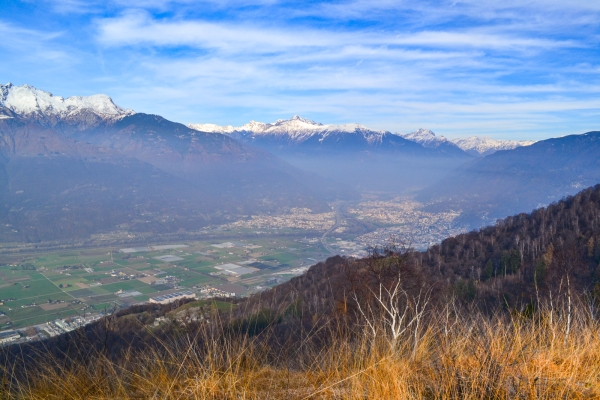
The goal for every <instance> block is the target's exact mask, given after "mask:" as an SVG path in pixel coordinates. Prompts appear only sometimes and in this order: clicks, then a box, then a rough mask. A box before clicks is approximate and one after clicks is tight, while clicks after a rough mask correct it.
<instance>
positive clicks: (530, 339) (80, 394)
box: [0, 307, 600, 400]
mask: <svg viewBox="0 0 600 400" xmlns="http://www.w3.org/2000/svg"><path fill="white" fill-rule="evenodd" d="M578 310H579V311H578ZM581 310H583V308H582V307H573V312H572V314H571V315H570V319H569V315H568V310H567V309H566V308H564V309H563V310H562V312H559V311H557V310H553V309H550V308H546V309H544V310H542V311H538V312H537V313H535V314H534V316H533V317H523V316H521V315H513V316H506V315H505V316H503V317H502V316H499V317H496V318H490V317H486V316H483V315H480V314H473V313H469V312H458V313H456V312H455V313H452V315H451V316H450V317H448V314H444V315H442V313H440V314H439V316H436V315H433V314H432V312H430V314H429V315H428V318H427V322H426V323H425V322H423V324H422V325H421V328H419V330H418V332H416V335H415V329H416V328H414V329H408V330H407V331H406V332H404V333H403V334H402V336H401V337H400V338H398V340H396V341H395V342H392V340H391V339H389V337H390V336H389V335H386V329H387V328H388V327H386V326H385V324H383V323H381V324H379V325H378V326H379V328H378V329H379V331H378V334H377V335H376V336H373V334H372V332H370V331H369V330H368V329H365V330H364V331H363V330H362V328H360V327H358V328H356V329H357V331H356V332H354V334H352V335H337V334H336V332H337V329H336V328H331V330H330V334H331V335H332V336H331V337H332V341H333V342H332V345H330V346H326V347H325V348H317V347H316V346H314V345H309V344H306V345H305V346H304V347H302V348H301V349H300V350H298V349H292V350H294V351H291V352H290V351H289V350H290V349H284V348H282V349H281V355H278V356H277V355H276V356H275V357H273V354H272V351H273V350H272V348H271V349H270V350H269V349H268V348H267V347H266V345H265V344H261V343H264V342H260V341H258V340H256V338H252V337H247V336H246V337H243V338H240V337H239V336H236V337H235V338H233V336H232V338H231V339H226V338H223V337H221V338H220V339H219V340H216V339H215V340H213V341H211V340H208V341H204V342H203V343H204V344H202V345H200V344H198V343H199V342H198V341H195V340H193V339H190V340H189V342H188V343H187V344H183V345H182V344H181V342H178V343H179V344H174V343H162V344H161V345H160V347H159V348H157V349H156V350H155V351H146V352H144V353H142V354H134V353H133V352H132V353H126V354H124V355H123V357H122V358H121V360H120V361H119V362H111V361H109V360H108V359H107V358H105V357H103V356H102V355H100V354H97V355H95V357H94V358H93V359H91V360H89V361H88V362H87V363H83V362H80V361H77V362H73V363H70V364H69V365H68V366H63V365H62V364H61V366H60V368H56V365H53V364H52V362H53V361H52V359H47V358H46V359H41V360H40V366H38V367H37V368H35V370H31V371H28V372H29V375H27V377H26V378H22V379H19V380H17V379H16V378H15V379H10V376H11V371H10V370H5V371H4V375H5V379H4V381H5V386H4V390H5V392H4V394H3V396H0V398H7V399H8V398H10V399H13V398H14V399H20V398H22V399H207V400H208V399H286V400H292V399H423V398H425V399H452V398H454V399H579V398H581V399H583V398H586V399H587V398H600V340H599V333H600V330H599V328H600V324H599V323H598V322H597V320H596V319H595V318H593V315H592V313H590V312H588V311H581ZM569 320H570V322H569ZM332 325H333V324H332ZM210 329H212V330H213V333H214V329H215V328H214V326H213V327H211V328H210ZM202 334H206V333H202ZM215 338H216V336H215ZM307 343H308V342H307ZM284 350H285V351H284ZM295 350H298V351H295ZM284 353H285V354H288V355H286V356H284V355H283V354H284ZM290 354H291V355H290ZM286 357H287V358H286ZM292 365H293V367H292ZM7 377H8V378H7Z"/></svg>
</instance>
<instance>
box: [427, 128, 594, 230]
mask: <svg viewBox="0 0 600 400" xmlns="http://www.w3.org/2000/svg"><path fill="white" fill-rule="evenodd" d="M598 182H600V132H588V133H585V134H582V135H570V136H565V137H561V138H555V139H548V140H542V141H539V142H537V143H534V144H532V145H529V146H520V147H517V148H515V149H513V150H506V151H498V152H496V153H494V154H491V155H489V156H486V157H483V158H479V159H476V160H474V161H472V162H470V163H466V164H464V165H463V166H462V167H460V168H458V169H456V170H454V171H453V172H452V173H451V174H449V175H448V176H447V177H446V179H444V180H443V181H440V182H438V183H437V184H436V185H432V186H430V187H429V188H427V189H425V190H423V191H422V192H421V194H420V198H421V200H422V201H425V202H433V203H435V204H436V205H435V206H439V207H447V208H454V209H462V210H464V213H463V216H462V218H463V219H464V220H465V221H466V222H469V223H471V224H472V225H473V226H474V227H478V226H481V225H482V224H485V223H489V222H490V220H492V221H493V220H494V219H496V218H502V217H504V216H506V215H511V214H515V213H520V212H529V211H531V210H532V209H534V208H538V207H541V206H544V205H547V204H549V203H552V202H555V201H558V200H560V199H562V198H563V197H565V196H568V195H572V194H574V193H577V192H578V191H580V190H581V189H583V188H586V187H589V186H593V185H595V184H597V183H598ZM432 207H433V206H432Z"/></svg>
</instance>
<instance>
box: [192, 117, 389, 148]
mask: <svg viewBox="0 0 600 400" xmlns="http://www.w3.org/2000/svg"><path fill="white" fill-rule="evenodd" d="M188 126H189V127H190V128H192V129H195V130H198V131H202V132H218V133H223V134H226V135H230V136H233V137H235V138H238V139H242V140H243V139H248V138H252V139H257V138H259V137H260V138H267V137H272V138H275V139H278V140H279V141H281V140H282V139H283V140H289V141H290V142H291V143H295V144H300V143H303V142H306V141H308V140H310V139H311V138H314V137H318V140H319V141H320V142H323V141H324V140H326V139H327V137H330V136H335V135H339V134H343V133H350V134H359V135H360V136H362V137H363V138H364V139H365V140H366V141H367V142H368V143H369V144H373V143H377V142H381V140H382V138H383V137H384V136H385V135H386V134H387V135H391V133H390V132H386V131H377V130H372V129H369V128H367V127H366V126H364V125H360V124H343V125H333V124H327V125H324V124H321V123H319V122H315V121H311V120H309V119H306V118H302V117H300V116H298V115H294V116H293V117H292V118H290V119H279V120H277V121H275V122H273V123H264V122H257V121H250V122H249V123H247V124H245V125H242V126H239V127H233V126H231V125H227V126H219V125H213V124H190V125H188Z"/></svg>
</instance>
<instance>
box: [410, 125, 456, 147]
mask: <svg viewBox="0 0 600 400" xmlns="http://www.w3.org/2000/svg"><path fill="white" fill-rule="evenodd" d="M400 136H402V137H403V138H404V139H407V140H410V141H412V142H416V143H419V144H420V145H422V146H424V147H428V148H434V147H438V146H440V145H441V144H444V143H451V142H450V141H449V140H448V139H446V138H445V137H444V136H436V134H435V133H433V131H431V130H429V129H423V128H419V129H417V130H416V131H415V132H411V133H406V134H400Z"/></svg>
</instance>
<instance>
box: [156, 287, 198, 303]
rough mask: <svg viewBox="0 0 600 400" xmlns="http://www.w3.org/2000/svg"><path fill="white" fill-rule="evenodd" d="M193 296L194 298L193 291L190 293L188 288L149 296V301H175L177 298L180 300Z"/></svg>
mask: <svg viewBox="0 0 600 400" xmlns="http://www.w3.org/2000/svg"><path fill="white" fill-rule="evenodd" d="M195 298H196V294H195V293H192V292H190V291H189V290H184V291H182V292H175V293H171V294H165V295H163V296H156V297H150V303H158V304H167V303H170V302H172V301H177V300H181V299H195Z"/></svg>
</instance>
